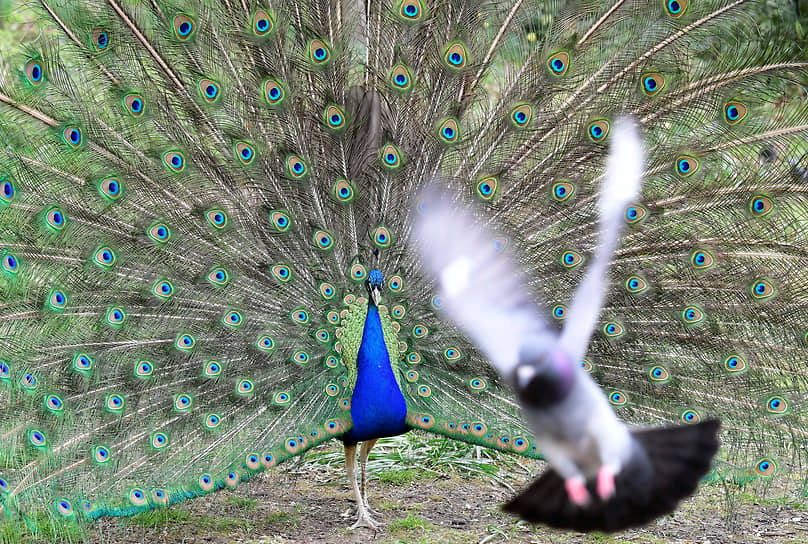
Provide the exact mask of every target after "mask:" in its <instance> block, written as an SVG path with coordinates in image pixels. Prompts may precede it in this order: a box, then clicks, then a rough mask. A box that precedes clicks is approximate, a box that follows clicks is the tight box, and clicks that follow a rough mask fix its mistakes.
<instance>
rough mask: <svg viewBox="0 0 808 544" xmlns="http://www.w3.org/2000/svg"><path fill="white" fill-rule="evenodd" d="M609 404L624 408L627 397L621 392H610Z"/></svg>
mask: <svg viewBox="0 0 808 544" xmlns="http://www.w3.org/2000/svg"><path fill="white" fill-rule="evenodd" d="M609 402H610V403H612V404H613V405H614V406H624V405H625V404H626V403H628V397H627V396H626V394H625V393H623V392H621V391H612V392H611V393H610V394H609Z"/></svg>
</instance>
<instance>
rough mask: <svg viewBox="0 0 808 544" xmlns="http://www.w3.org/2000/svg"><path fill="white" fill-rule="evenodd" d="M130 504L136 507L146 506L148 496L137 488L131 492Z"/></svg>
mask: <svg viewBox="0 0 808 544" xmlns="http://www.w3.org/2000/svg"><path fill="white" fill-rule="evenodd" d="M129 502H131V503H132V504H133V505H135V506H141V505H144V504H146V494H145V493H144V492H143V490H142V489H139V488H135V489H132V490H131V491H130V492H129Z"/></svg>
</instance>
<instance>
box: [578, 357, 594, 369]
mask: <svg viewBox="0 0 808 544" xmlns="http://www.w3.org/2000/svg"><path fill="white" fill-rule="evenodd" d="M580 364H581V368H582V369H583V370H584V372H592V370H594V368H595V366H594V365H593V364H592V362H591V361H589V360H588V359H584V360H582V361H581V363H580Z"/></svg>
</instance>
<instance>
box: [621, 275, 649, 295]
mask: <svg viewBox="0 0 808 544" xmlns="http://www.w3.org/2000/svg"><path fill="white" fill-rule="evenodd" d="M646 289H648V282H646V281H645V279H644V278H643V277H641V276H631V277H629V278H628V279H627V280H626V291H628V292H629V293H632V294H635V295H636V294H639V293H642V292H643V291H645V290H646Z"/></svg>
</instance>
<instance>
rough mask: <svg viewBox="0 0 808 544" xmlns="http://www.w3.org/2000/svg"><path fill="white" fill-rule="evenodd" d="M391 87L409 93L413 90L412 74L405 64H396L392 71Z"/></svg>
mask: <svg viewBox="0 0 808 544" xmlns="http://www.w3.org/2000/svg"><path fill="white" fill-rule="evenodd" d="M390 85H392V86H393V89H396V90H398V91H408V90H410V89H411V88H412V72H410V70H409V68H407V66H406V65H404V64H401V63H399V64H396V65H395V66H393V69H392V70H390Z"/></svg>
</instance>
